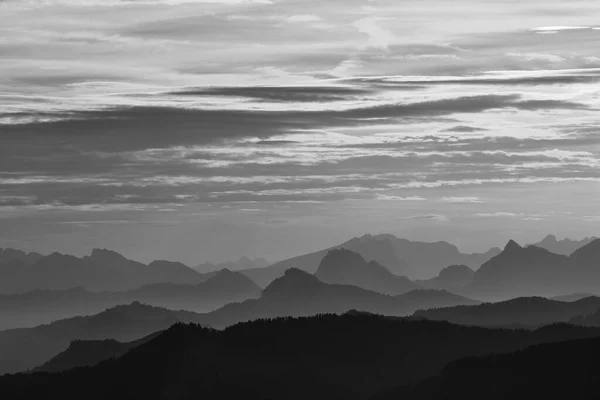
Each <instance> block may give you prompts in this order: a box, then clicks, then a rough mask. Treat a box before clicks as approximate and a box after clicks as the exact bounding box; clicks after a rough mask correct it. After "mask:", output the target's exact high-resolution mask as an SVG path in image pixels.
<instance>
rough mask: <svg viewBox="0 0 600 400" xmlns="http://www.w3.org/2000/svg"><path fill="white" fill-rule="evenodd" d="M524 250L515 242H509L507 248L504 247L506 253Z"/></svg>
mask: <svg viewBox="0 0 600 400" xmlns="http://www.w3.org/2000/svg"><path fill="white" fill-rule="evenodd" d="M521 249H523V248H522V247H521V246H520V245H519V244H518V243H517V242H515V241H514V240H512V239H511V240H509V241H508V243H507V244H506V246H504V251H509V252H510V251H518V250H521Z"/></svg>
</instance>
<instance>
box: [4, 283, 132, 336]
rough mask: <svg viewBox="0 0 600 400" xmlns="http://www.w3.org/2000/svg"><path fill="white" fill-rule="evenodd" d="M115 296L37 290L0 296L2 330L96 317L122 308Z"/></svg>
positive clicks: (71, 291)
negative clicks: (111, 309) (119, 307)
mask: <svg viewBox="0 0 600 400" xmlns="http://www.w3.org/2000/svg"><path fill="white" fill-rule="evenodd" d="M122 302H123V299H121V298H120V297H119V296H116V295H115V294H113V293H108V292H103V293H94V292H89V291H87V290H85V289H83V288H81V287H78V288H73V289H66V290H35V291H32V292H27V293H19V294H4V295H0V330H5V329H13V328H26V327H33V326H37V325H42V324H48V323H50V322H52V321H56V320H58V319H64V318H71V317H75V316H79V315H90V314H96V313H99V312H100V311H103V310H105V309H107V308H110V307H114V306H116V305H118V304H121V303H122Z"/></svg>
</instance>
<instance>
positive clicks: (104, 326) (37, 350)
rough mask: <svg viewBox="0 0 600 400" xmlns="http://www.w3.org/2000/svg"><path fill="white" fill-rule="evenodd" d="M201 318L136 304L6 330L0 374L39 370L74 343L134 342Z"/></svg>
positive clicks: (2, 335)
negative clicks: (181, 323)
mask: <svg viewBox="0 0 600 400" xmlns="http://www.w3.org/2000/svg"><path fill="white" fill-rule="evenodd" d="M199 318H200V315H199V314H196V313H192V312H187V311H171V310H167V309H164V308H158V307H150V306H147V305H143V304H140V303H132V304H130V305H126V306H117V307H114V308H111V309H108V310H106V311H103V312H101V313H99V314H96V315H92V316H87V317H74V318H69V319H64V320H60V321H56V322H53V323H51V324H49V325H41V326H38V327H35V328H23V329H11V330H6V331H2V332H0V374H2V373H8V372H19V371H25V370H27V369H30V368H33V367H37V366H39V365H41V364H42V363H44V362H46V361H48V360H49V359H50V358H52V357H54V356H56V355H57V354H59V353H60V352H62V351H64V350H65V349H67V347H69V343H70V342H71V341H73V340H104V339H116V340H120V341H132V340H136V339H139V338H142V337H144V336H147V335H149V334H151V333H154V332H156V331H160V330H164V329H167V328H169V327H170V326H171V325H173V324H175V323H177V322H199ZM0 397H1V396H0Z"/></svg>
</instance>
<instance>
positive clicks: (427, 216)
mask: <svg viewBox="0 0 600 400" xmlns="http://www.w3.org/2000/svg"><path fill="white" fill-rule="evenodd" d="M405 219H408V220H416V221H437V222H448V221H449V220H450V218H448V216H446V215H443V214H425V215H411V216H409V217H406V218H405Z"/></svg>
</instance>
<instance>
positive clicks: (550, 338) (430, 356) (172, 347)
mask: <svg viewBox="0 0 600 400" xmlns="http://www.w3.org/2000/svg"><path fill="white" fill-rule="evenodd" d="M599 334H600V330H599V329H597V328H585V327H573V326H552V327H546V328H543V329H539V330H536V331H524V330H514V331H513V330H507V329H482V328H473V327H463V326H458V325H451V324H448V323H443V322H431V321H406V320H402V319H395V320H394V319H389V318H384V317H379V316H373V315H364V314H359V313H353V314H347V315H343V316H334V315H321V316H316V317H311V318H280V319H275V320H260V321H254V322H250V323H244V324H238V325H236V326H233V327H231V328H228V329H226V330H224V331H215V330H210V329H205V328H201V327H198V326H194V325H183V324H177V325H175V326H173V327H171V328H170V329H168V330H167V331H165V332H164V333H161V334H160V335H159V336H158V337H156V338H154V339H152V340H150V341H149V342H147V343H145V344H142V345H140V346H137V347H135V348H133V349H131V350H129V351H128V352H127V353H126V354H125V355H123V356H122V357H120V358H117V359H111V360H106V361H104V362H102V363H100V364H98V365H96V366H94V367H90V368H78V369H74V370H70V371H66V372H64V373H61V374H45V373H34V374H22V375H14V376H4V377H0V398H3V399H39V398H60V399H63V400H75V399H76V400H80V399H82V398H85V399H86V400H100V399H101V400H106V399H115V400H120V399H132V398H136V399H145V400H158V399H169V400H184V399H185V400H188V399H211V400H225V399H251V400H257V399H282V400H283V399H285V400H305V399H307V398H310V399H314V400H331V399H344V400H367V399H369V398H371V397H372V396H373V395H376V394H378V393H382V392H388V391H389V390H391V389H393V388H394V387H396V386H397V385H408V384H411V383H415V382H419V381H421V380H423V379H425V378H428V377H431V376H434V375H436V374H439V373H440V372H441V371H442V369H443V367H444V366H445V365H447V364H448V363H450V362H452V361H455V360H458V359H461V358H464V357H472V356H484V355H487V354H490V353H502V352H504V353H506V352H514V351H516V350H520V349H523V348H525V347H526V346H529V345H536V344H541V343H552V342H559V341H564V340H570V339H583V338H590V337H593V336H597V335H599ZM593 340H596V339H593ZM591 349H594V350H595V347H594V346H592V347H591ZM560 354H562V353H560ZM594 355H596V354H595V353H594ZM590 359H592V358H591V356H590ZM593 359H594V363H595V364H594V365H596V361H597V357H594V358H593ZM543 360H544V362H545V364H546V367H544V368H545V370H550V369H551V368H557V366H556V365H555V363H554V362H552V361H553V360H552V359H550V358H547V357H545V358H543ZM559 360H562V358H559ZM571 361H572V362H570V363H569V364H568V365H565V368H568V367H571V366H575V365H577V364H576V363H575V360H574V359H573V360H571ZM536 362H539V361H536ZM526 365H527V364H525V366H526ZM525 366H523V365H520V366H519V371H520V373H521V375H520V376H522V377H524V379H527V378H528V376H529V374H528V370H527V368H525ZM561 368H562V367H561ZM576 368H577V369H579V368H581V366H579V365H577V367H576ZM511 371H512V370H510V369H509V370H507V371H499V372H498V373H499V374H500V375H499V376H500V377H502V376H504V375H501V374H510V373H511ZM473 372H475V373H474V374H473V375H471V376H472V377H476V376H477V373H476V372H477V370H475V371H473ZM531 373H536V372H535V371H532V372H531ZM481 374H487V371H486V370H485V369H484V370H483V371H482V372H481ZM515 376H516V375H515ZM552 376H553V377H556V375H555V374H554V375H552ZM473 379H474V382H471V383H470V384H471V385H472V386H477V387H480V389H482V390H483V389H485V390H483V391H480V394H481V393H483V394H487V393H492V390H491V389H490V388H494V387H495V386H494V385H493V381H492V382H489V381H486V384H487V385H486V386H481V385H480V383H479V382H477V379H476V378H473ZM556 381H557V383H556V384H559V381H560V380H559V379H558V378H556ZM461 382H462V385H461V386H462V387H466V388H465V390H468V391H469V392H472V390H471V389H470V388H468V386H469V382H464V381H461ZM498 385H505V382H502V381H500V382H498ZM517 387H518V386H517ZM594 393H595V394H596V395H597V392H594ZM395 398H404V397H401V396H396V397H395ZM446 398H450V399H460V398H462V397H461V396H452V397H446ZM481 398H487V396H485V395H484V396H483V397H479V399H481ZM504 398H513V397H511V396H510V395H507V396H505V397H504ZM531 398H539V397H536V396H533V397H531ZM544 398H547V397H544ZM563 398H579V397H569V396H567V397H563Z"/></svg>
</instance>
